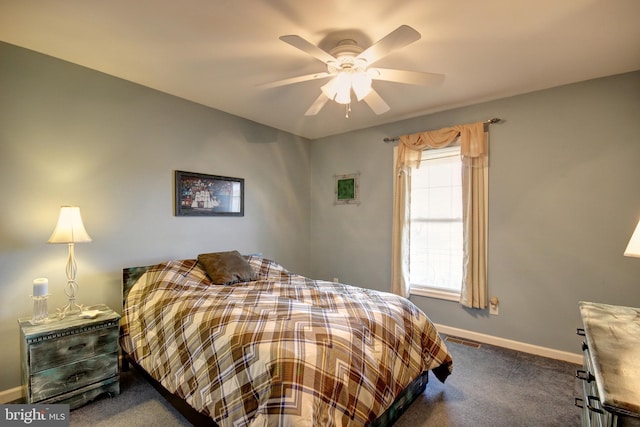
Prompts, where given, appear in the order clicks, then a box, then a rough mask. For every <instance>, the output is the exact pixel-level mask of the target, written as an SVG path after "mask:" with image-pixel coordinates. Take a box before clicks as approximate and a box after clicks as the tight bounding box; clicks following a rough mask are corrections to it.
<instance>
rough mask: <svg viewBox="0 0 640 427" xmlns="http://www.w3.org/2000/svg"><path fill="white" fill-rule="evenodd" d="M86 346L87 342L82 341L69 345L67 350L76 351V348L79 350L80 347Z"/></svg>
mask: <svg viewBox="0 0 640 427" xmlns="http://www.w3.org/2000/svg"><path fill="white" fill-rule="evenodd" d="M86 346H87V343H85V342H83V343H80V344H76V345H72V346H71V347H68V348H67V351H78V350H80V349H82V348H84V347H86Z"/></svg>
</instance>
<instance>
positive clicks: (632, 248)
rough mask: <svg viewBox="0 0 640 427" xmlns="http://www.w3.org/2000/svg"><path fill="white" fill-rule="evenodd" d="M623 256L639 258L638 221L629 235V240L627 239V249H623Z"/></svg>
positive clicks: (639, 225) (639, 234)
mask: <svg viewBox="0 0 640 427" xmlns="http://www.w3.org/2000/svg"><path fill="white" fill-rule="evenodd" d="M624 256H631V257H634V258H640V221H638V225H636V229H635V231H634V232H633V234H632V235H631V240H629V244H628V245H627V249H626V250H625V251H624Z"/></svg>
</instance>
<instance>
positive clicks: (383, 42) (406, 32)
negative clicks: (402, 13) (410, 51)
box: [358, 25, 420, 65]
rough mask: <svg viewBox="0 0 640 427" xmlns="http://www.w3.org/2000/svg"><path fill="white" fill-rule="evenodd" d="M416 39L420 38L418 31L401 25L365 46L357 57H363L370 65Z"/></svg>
mask: <svg viewBox="0 0 640 427" xmlns="http://www.w3.org/2000/svg"><path fill="white" fill-rule="evenodd" d="M418 39H420V33H419V32H417V31H416V30H414V29H413V28H411V27H410V26H408V25H401V26H399V27H398V28H396V29H395V30H393V31H392V32H390V33H389V34H387V35H386V36H384V37H383V38H381V39H380V40H378V41H377V42H376V43H374V44H373V45H372V46H370V47H369V48H367V49H366V50H365V51H364V52H362V53H361V54H360V55H358V58H361V59H364V60H365V61H367V63H368V64H369V65H371V64H373V63H374V62H376V61H377V60H379V59H381V58H382V57H384V56H387V55H388V54H389V53H391V52H392V51H394V50H396V49H400V48H402V47H405V46H407V45H408V44H411V43H413V42H414V41H416V40H418Z"/></svg>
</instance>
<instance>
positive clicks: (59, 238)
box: [47, 206, 91, 243]
mask: <svg viewBox="0 0 640 427" xmlns="http://www.w3.org/2000/svg"><path fill="white" fill-rule="evenodd" d="M90 241H91V237H89V234H88V233H87V230H85V228H84V224H83V223H82V216H81V215H80V208H79V207H78V206H61V207H60V215H59V216H58V224H57V225H56V228H55V229H54V230H53V233H52V234H51V237H49V240H48V241H47V242H48V243H82V242H90Z"/></svg>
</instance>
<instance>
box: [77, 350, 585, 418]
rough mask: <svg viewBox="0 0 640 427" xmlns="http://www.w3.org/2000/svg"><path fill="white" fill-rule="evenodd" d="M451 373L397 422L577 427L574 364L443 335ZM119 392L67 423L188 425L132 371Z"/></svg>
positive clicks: (124, 377) (430, 387)
mask: <svg viewBox="0 0 640 427" xmlns="http://www.w3.org/2000/svg"><path fill="white" fill-rule="evenodd" d="M447 347H448V348H449V350H450V351H451V354H452V355H453V363H454V369H453V374H452V375H451V376H450V377H449V378H448V379H447V381H446V383H445V384H442V383H440V382H439V381H438V380H437V379H435V377H433V376H432V375H430V378H429V384H428V385H427V389H426V390H425V392H424V393H423V394H422V396H420V397H418V399H416V401H415V402H414V403H413V404H412V405H411V406H410V407H409V408H408V409H407V410H406V411H405V413H404V414H403V415H402V416H401V417H400V419H399V420H398V421H397V422H396V424H395V427H426V426H437V427H466V426H474V427H476V426H491V427H500V426H509V427H515V426H532V427H533V426H535V427H542V426H578V425H580V409H578V408H577V407H575V406H574V404H573V403H574V398H575V397H577V396H579V395H580V388H579V387H580V384H579V383H578V380H576V379H575V371H576V369H578V365H574V364H572V363H568V362H562V361H558V360H554V359H548V358H544V357H539V356H533V355H530V354H526V353H520V352H517V351H513V350H508V349H504V348H500V347H494V346H490V345H486V344H482V345H481V346H480V347H479V348H474V347H472V346H469V345H467V344H463V343H456V342H452V341H447ZM120 390H121V393H120V395H119V396H117V397H114V398H108V397H105V398H100V399H98V400H96V401H94V402H93V403H90V404H88V405H86V406H84V407H82V408H78V409H76V410H74V411H72V412H71V426H91V427H102V426H104V427H119V426H126V427H134V426H157V427H165V426H167V427H168V426H188V425H190V424H189V422H188V421H187V420H186V419H185V418H184V417H183V416H182V415H180V414H179V413H178V412H177V411H176V410H175V409H174V408H173V407H172V406H171V405H170V404H169V403H168V402H167V401H166V400H165V399H164V398H163V397H162V396H161V395H160V394H159V393H158V392H157V391H156V390H155V389H154V388H153V387H152V386H151V385H149V384H148V383H147V382H146V380H144V379H143V378H142V377H141V376H140V374H139V373H137V372H136V371H135V369H130V370H129V371H128V372H124V373H122V374H121V383H120Z"/></svg>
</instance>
